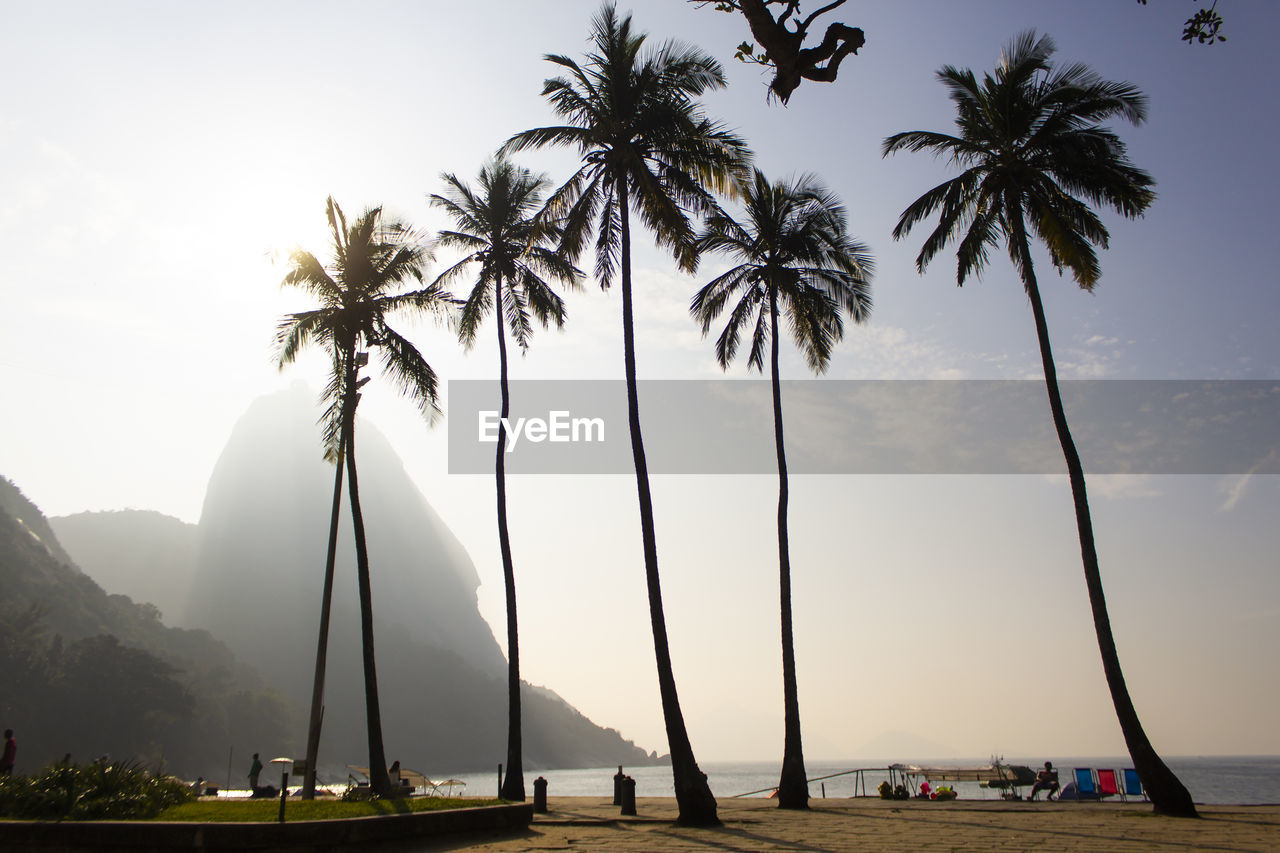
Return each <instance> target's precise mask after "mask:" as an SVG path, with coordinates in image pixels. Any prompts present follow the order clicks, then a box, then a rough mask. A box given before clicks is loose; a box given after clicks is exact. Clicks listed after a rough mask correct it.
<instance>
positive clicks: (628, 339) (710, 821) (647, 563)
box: [618, 180, 720, 826]
mask: <svg viewBox="0 0 1280 853" xmlns="http://www.w3.org/2000/svg"><path fill="white" fill-rule="evenodd" d="M618 208H619V214H620V219H621V229H620V232H621V238H622V246H621V254H622V258H621V261H622V263H621V266H622V351H623V360H624V362H625V370H626V378H627V423H628V425H629V426H630V429H631V456H632V458H633V459H634V461H635V468H636V491H637V493H638V497H639V501H640V536H641V540H642V542H643V545H644V573H645V581H646V582H647V585H648V590H649V621H650V623H651V624H652V626H653V649H654V655H655V657H656V659H657V667H658V692H659V694H660V695H661V697H662V718H663V722H664V723H665V724H666V728H667V746H668V748H669V749H670V750H671V774H672V778H673V781H674V783H675V793H676V806H677V808H678V810H679V814H678V816H677V818H676V821H677V823H681V824H684V825H686V826H718V825H719V824H720V819H719V817H717V816H716V799H715V797H714V796H712V794H711V787H710V786H709V785H707V777H706V774H705V773H703V772H702V771H701V770H700V769H698V762H697V761H696V760H695V759H694V757H693V746H692V745H691V744H690V743H689V733H688V731H687V730H686V729H685V725H684V715H683V714H682V713H681V712H680V697H679V695H678V694H677V693H676V678H675V672H674V670H673V669H672V666H671V649H670V648H669V647H668V645H667V620H666V617H665V615H664V614H663V609H662V585H661V581H660V580H659V578H658V544H657V537H656V535H655V533H654V525H653V499H652V497H651V495H650V494H649V466H648V463H647V462H646V461H645V456H644V439H643V437H642V436H641V434H640V407H639V395H638V394H637V392H636V352H635V329H634V325H633V314H632V310H631V225H630V217H629V210H628V199H627V185H626V182H625V180H620V181H618Z"/></svg>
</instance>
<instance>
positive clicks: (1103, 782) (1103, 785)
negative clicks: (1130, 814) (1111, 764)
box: [1097, 769, 1120, 797]
mask: <svg viewBox="0 0 1280 853" xmlns="http://www.w3.org/2000/svg"><path fill="white" fill-rule="evenodd" d="M1097 779H1098V796H1099V797H1114V796H1115V795H1116V794H1119V793H1120V785H1119V780H1117V779H1116V771H1114V770H1102V769H1099V770H1098V773H1097Z"/></svg>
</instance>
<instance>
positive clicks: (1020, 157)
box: [883, 32, 1196, 816]
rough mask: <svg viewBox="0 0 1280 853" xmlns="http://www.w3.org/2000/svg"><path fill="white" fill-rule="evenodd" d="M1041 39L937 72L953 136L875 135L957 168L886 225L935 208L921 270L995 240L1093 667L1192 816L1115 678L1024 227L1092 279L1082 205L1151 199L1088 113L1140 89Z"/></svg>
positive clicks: (962, 263) (1126, 211)
mask: <svg viewBox="0 0 1280 853" xmlns="http://www.w3.org/2000/svg"><path fill="white" fill-rule="evenodd" d="M1054 50H1055V47H1054V44H1053V41H1052V40H1051V39H1050V38H1049V37H1048V36H1043V37H1040V38H1037V37H1036V34H1035V33H1034V32H1028V33H1023V34H1022V35H1019V36H1017V37H1016V38H1015V39H1014V40H1013V41H1012V42H1011V43H1010V45H1009V46H1008V47H1007V48H1006V49H1005V52H1004V55H1003V57H1002V59H1001V61H1000V65H999V67H998V68H997V69H996V70H995V73H994V74H986V75H984V77H983V79H982V81H981V82H979V81H978V80H977V78H976V77H975V75H974V73H973V71H971V70H969V69H957V68H954V67H951V66H946V67H944V68H942V69H941V70H939V71H938V77H939V78H940V79H941V80H942V82H943V84H944V85H946V87H947V89H948V90H949V93H950V96H951V100H952V101H953V102H954V103H955V105H956V111H957V117H956V126H957V127H958V129H959V135H957V136H951V135H948V134H945V133H935V132H932V131H912V132H909V133H899V134H896V135H894V136H891V137H889V138H888V139H886V140H885V142H884V149H883V151H884V154H886V155H887V154H889V153H892V152H896V151H901V150H904V149H905V150H908V151H931V152H933V153H934V154H935V155H942V156H945V157H947V158H948V159H949V160H951V162H952V163H954V164H955V165H956V166H957V167H959V168H961V169H963V171H962V172H961V173H960V175H959V176H958V177H955V178H953V179H951V180H949V181H946V182H945V183H942V184H940V185H938V186H937V187H934V188H933V189H931V190H929V191H928V192H927V193H925V194H924V195H922V196H921V197H920V198H918V199H917V200H916V201H914V202H912V203H911V205H910V206H909V207H908V208H907V209H906V210H905V211H904V212H903V213H902V216H901V218H900V219H899V220H898V224H897V227H896V228H895V229H894V232H893V236H894V237H895V238H897V239H900V238H902V237H904V236H906V235H907V233H908V232H909V231H910V230H911V228H912V226H914V225H915V224H916V223H917V222H920V221H921V220H922V219H925V218H926V217H928V216H931V215H932V214H933V213H934V212H935V211H937V212H938V214H939V223H938V226H937V228H935V229H934V231H933V233H932V234H930V235H929V238H928V239H927V240H926V241H925V243H924V246H923V248H922V249H921V250H920V254H919V256H918V257H917V259H916V266H917V267H918V269H919V270H921V271H922V272H923V270H924V268H925V266H926V265H927V264H928V263H929V261H930V259H931V258H933V256H934V255H936V254H937V253H938V252H939V251H941V250H942V249H943V248H944V247H945V246H946V245H947V244H948V243H950V242H951V241H952V240H955V239H957V238H959V246H958V249H957V261H958V263H957V272H956V280H957V283H958V284H961V285H963V284H964V282H965V279H966V278H967V277H968V275H969V274H970V273H972V272H978V271H980V270H981V269H982V268H983V266H985V264H986V261H987V252H988V250H989V249H991V248H992V247H995V246H997V245H998V244H999V243H1001V242H1003V243H1004V244H1005V248H1006V250H1007V251H1008V253H1009V257H1010V259H1011V260H1012V261H1013V266H1014V269H1016V270H1017V272H1018V274H1019V275H1020V276H1021V278H1022V283H1023V286H1024V287H1025V288H1026V291H1027V297H1028V299H1030V300H1031V311H1032V314H1033V316H1034V318H1035V324H1036V336H1037V338H1038V340H1039V343H1040V359H1041V362H1042V363H1043V366H1044V378H1045V385H1046V386H1047V389H1048V394H1049V408H1050V411H1051V412H1052V414H1053V424H1054V427H1055V428H1056V429H1057V433H1058V440H1059V442H1060V443H1061V445H1062V453H1063V456H1064V457H1065V458H1066V463H1067V473H1068V475H1069V478H1070V481H1071V494H1072V497H1073V499H1074V502H1075V511H1076V526H1077V529H1078V532H1079V537H1080V554H1081V557H1082V561H1083V564H1084V576H1085V583H1086V585H1087V587H1088V590H1089V602H1090V605H1091V606H1092V610H1093V624H1094V629H1095V631H1096V633H1097V635H1098V647H1099V650H1100V651H1101V655H1102V668H1103V672H1104V673H1105V674H1106V679H1107V686H1108V687H1109V688H1110V691H1111V700H1112V703H1113V704H1114V705H1115V709H1116V716H1117V717H1118V718H1119V721H1120V728H1121V731H1122V732H1123V734H1124V739H1125V744H1126V745H1127V746H1128V749H1129V755H1130V756H1131V757H1132V759H1133V763H1134V767H1135V768H1136V769H1137V771H1138V774H1139V775H1140V776H1141V777H1142V781H1143V784H1144V785H1146V787H1147V790H1148V791H1149V793H1150V795H1151V800H1152V802H1153V803H1154V804H1155V810H1156V811H1157V812H1160V813H1163V814H1171V815H1186V816H1194V815H1195V814H1196V809H1195V805H1194V804H1193V803H1192V801H1191V796H1190V794H1188V793H1187V789H1186V788H1185V787H1184V786H1183V784H1182V783H1181V782H1180V781H1179V780H1178V778H1177V777H1176V776H1175V775H1174V774H1173V773H1172V772H1171V771H1170V770H1169V768H1168V767H1167V766H1165V764H1164V762H1163V761H1161V759H1160V756H1159V755H1157V754H1156V751H1155V749H1154V748H1153V747H1152V746H1151V742H1150V741H1149V740H1148V739H1147V736H1146V734H1145V732H1143V730H1142V724H1141V722H1140V721H1139V720H1138V714H1137V711H1136V710H1135V709H1134V707H1133V702H1132V701H1131V700H1130V698H1129V692H1128V689H1127V688H1126V687H1125V682H1124V674H1123V672H1122V671H1121V669H1120V659H1119V656H1118V655H1117V652H1116V646H1115V640H1114V639H1113V637H1112V635H1111V622H1110V619H1109V617H1108V616H1107V605H1106V599H1105V597H1104V596H1103V591H1102V577H1101V574H1100V572H1099V569H1098V554H1097V550H1096V549H1095V547H1094V541H1093V526H1092V522H1091V521H1090V517H1089V499H1088V495H1087V493H1086V491H1085V480H1084V469H1083V468H1082V467H1081V464H1080V457H1079V454H1078V453H1077V452H1076V447H1075V443H1074V441H1072V438H1071V431H1070V430H1069V429H1068V427H1067V418H1066V414H1065V412H1064V410H1063V407H1062V398H1061V395H1060V394H1059V392H1058V380H1057V372H1056V370H1055V367H1054V361H1053V352H1052V350H1051V349H1050V346H1049V328H1048V325H1047V324H1046V322H1045V316H1044V307H1043V305H1042V304H1041V301H1040V288H1039V285H1038V283H1037V282H1036V275H1035V268H1034V266H1033V264H1032V261H1031V245H1030V237H1029V235H1028V230H1027V229H1028V227H1030V229H1031V230H1032V231H1033V232H1034V234H1035V235H1036V236H1037V237H1039V238H1040V241H1041V242H1042V243H1044V245H1045V247H1046V248H1047V249H1048V250H1049V257H1050V260H1051V261H1052V262H1053V264H1054V265H1055V266H1056V267H1058V269H1059V270H1062V269H1063V268H1069V269H1070V270H1071V273H1072V275H1073V277H1074V278H1075V280H1076V283H1077V284H1078V285H1079V286H1080V287H1081V288H1083V289H1084V290H1090V291H1091V290H1093V288H1094V286H1095V285H1096V284H1097V281H1098V278H1099V276H1100V274H1101V271H1100V269H1099V264H1098V257H1097V254H1096V252H1095V251H1094V247H1095V246H1100V247H1102V248H1106V247H1107V245H1108V240H1109V238H1110V235H1109V234H1108V232H1107V229H1106V226H1104V225H1103V223H1102V221H1101V220H1100V219H1099V218H1098V216H1097V214H1095V213H1094V211H1093V209H1092V208H1091V207H1090V206H1089V204H1090V203H1092V204H1094V205H1106V206H1107V207H1110V208H1112V209H1114V210H1115V211H1117V212H1118V213H1120V214H1121V215H1123V216H1126V217H1129V218H1136V217H1138V216H1140V215H1142V213H1143V212H1144V211H1145V210H1146V209H1147V207H1148V206H1150V204H1151V202H1152V201H1153V200H1154V199H1155V193H1154V192H1153V190H1152V189H1151V188H1152V186H1154V183H1155V182H1154V181H1153V180H1152V178H1151V176H1150V175H1148V174H1147V173H1146V172H1144V171H1142V170H1141V169H1138V168H1137V167H1136V166H1134V165H1133V163H1132V162H1130V160H1129V158H1128V154H1127V152H1126V149H1125V145H1124V143H1123V142H1122V141H1121V140H1120V139H1119V137H1117V136H1116V134H1115V133H1114V132H1113V131H1111V130H1110V129H1108V128H1106V127H1103V126H1102V125H1101V124H1100V123H1101V122H1103V121H1106V120H1107V119H1109V118H1111V117H1119V118H1121V119H1124V120H1126V121H1129V122H1132V123H1134V124H1138V123H1140V122H1142V121H1143V120H1144V119H1145V118H1146V97H1145V96H1144V95H1143V94H1142V93H1141V92H1140V91H1139V90H1138V89H1137V88H1136V87H1134V86H1133V85H1131V84H1129V83H1116V82H1111V81H1107V80H1104V79H1102V78H1101V77H1100V76H1099V75H1098V74H1097V73H1095V72H1094V71H1092V70H1090V69H1089V68H1088V67H1087V66H1085V65H1081V64H1078V63H1077V64H1071V65H1067V66H1065V67H1062V68H1055V67H1054V66H1053V65H1052V64H1051V63H1050V57H1052V55H1053V53H1054ZM1082 199H1083V200H1082Z"/></svg>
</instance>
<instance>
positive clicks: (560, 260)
mask: <svg viewBox="0 0 1280 853" xmlns="http://www.w3.org/2000/svg"><path fill="white" fill-rule="evenodd" d="M441 177H442V179H443V180H444V182H445V183H446V184H447V185H448V188H447V190H446V192H447V195H432V196H431V204H432V205H433V206H435V207H440V208H443V209H444V211H445V212H446V213H448V214H449V216H450V218H451V219H453V222H454V224H455V226H456V229H457V230H451V231H442V232H440V235H439V243H440V245H442V246H449V247H452V248H458V249H461V250H463V251H464V252H466V255H465V256H464V257H463V258H462V259H461V260H460V261H458V262H457V263H455V264H454V265H453V266H452V267H450V268H449V269H447V270H445V271H444V272H443V273H441V274H440V276H439V278H437V279H436V283H437V284H441V285H443V284H444V283H445V282H447V281H449V280H450V279H452V278H455V277H456V276H458V275H459V274H461V273H462V272H463V271H464V270H465V269H467V268H470V267H472V266H475V265H478V266H479V273H480V275H479V278H477V279H476V283H475V286H474V287H472V289H471V294H470V296H468V297H467V301H466V303H465V304H464V305H463V307H462V318H461V321H460V323H459V326H458V337H459V338H460V339H461V340H462V342H463V344H464V345H465V346H466V347H467V349H470V348H471V347H472V346H473V345H474V344H475V341H476V333H477V332H478V330H479V327H480V324H481V323H482V322H483V321H484V319H485V318H486V317H487V316H489V314H490V313H493V315H494V316H495V317H496V318H497V320H496V322H495V323H494V325H495V326H496V327H497V331H498V375H499V384H500V386H501V395H502V411H501V413H500V416H499V420H498V446H497V450H496V451H495V458H494V479H495V480H496V482H497V493H498V548H499V550H500V551H501V552H502V575H503V578H504V580H505V582H506V592H507V707H508V713H507V775H506V777H505V778H504V779H503V782H502V790H501V792H500V793H501V794H502V798H503V799H505V800H513V801H518V802H523V801H524V798H525V794H524V759H523V757H522V748H521V732H520V642H519V632H518V631H517V630H516V575H515V568H514V565H513V562H512V559H511V539H510V536H509V535H508V533H507V475H506V462H505V456H506V445H507V440H506V419H507V417H508V416H509V415H510V410H511V396H510V392H509V390H508V385H507V339H506V332H507V331H510V333H511V336H512V337H513V338H514V339H515V341H516V343H517V344H519V346H520V349H521V351H527V350H528V348H529V339H530V338H531V336H532V335H533V324H532V323H531V322H530V320H531V318H530V316H529V311H530V309H532V311H533V316H534V317H536V318H537V320H538V322H540V323H541V324H542V327H543V328H547V327H548V326H549V325H550V324H551V323H555V325H556V327H557V328H563V327H564V317H565V310H564V300H563V299H561V298H560V297H559V296H558V295H557V294H556V292H555V291H554V290H552V289H551V285H550V284H549V283H548V282H547V281H546V279H547V278H554V279H556V280H558V281H560V282H563V283H565V284H568V285H570V286H573V287H576V286H577V283H578V278H579V277H580V276H581V275H582V273H581V271H580V270H578V268H577V267H575V266H574V265H573V264H572V263H570V262H569V261H568V260H567V259H566V258H565V257H564V255H562V254H560V253H559V252H558V251H555V250H554V249H553V248H552V245H551V244H553V243H554V242H555V241H556V240H557V239H558V238H559V236H560V232H559V229H558V228H557V227H556V226H555V225H554V224H553V223H551V222H550V220H548V219H547V218H546V217H545V216H543V215H542V213H543V211H542V206H543V194H544V192H545V191H546V190H547V189H548V188H549V187H550V184H549V182H548V181H547V179H546V178H545V177H543V176H541V175H534V174H533V173H532V172H530V171H529V170H528V169H522V168H519V167H517V166H515V165H513V164H512V163H511V162H510V161H508V160H504V159H501V158H498V159H496V160H494V161H493V162H491V163H488V164H486V165H485V166H483V167H482V168H481V169H480V177H479V184H480V186H479V191H478V192H477V191H473V190H472V189H471V187H469V186H467V184H465V183H464V182H463V181H461V180H459V179H458V178H457V177H456V176H455V175H453V174H448V173H446V174H444V175H442V176H441Z"/></svg>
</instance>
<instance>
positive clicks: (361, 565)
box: [343, 368, 391, 796]
mask: <svg viewBox="0 0 1280 853" xmlns="http://www.w3.org/2000/svg"><path fill="white" fill-rule="evenodd" d="M351 379H352V381H351V383H350V385H349V388H350V391H349V392H348V393H349V394H351V395H352V396H353V399H352V401H351V403H350V404H348V408H347V414H346V416H345V423H344V424H343V431H344V433H345V436H344V440H343V446H344V448H345V450H346V456H347V492H348V497H349V499H350V501H351V525H352V527H353V528H354V529H355V540H356V580H357V582H358V585H359V588H360V645H361V648H362V650H363V652H364V704H365V714H366V717H367V718H368V733H369V787H370V788H371V789H372V790H373V792H374V793H375V794H377V795H378V796H387V795H389V794H390V793H391V777H390V776H389V775H388V774H387V755H386V750H385V749H384V748H383V745H382V710H381V708H380V706H379V704H378V670H377V665H376V663H375V660H374V652H373V589H372V587H371V586H370V583H369V550H368V547H367V546H366V543H365V534H364V514H363V513H362V512H361V511H360V485H359V481H358V480H357V478H356V442H355V431H356V404H355V400H354V396H355V395H356V393H357V392H356V390H355V389H356V387H357V386H356V383H355V370H354V368H353V369H352V371H351Z"/></svg>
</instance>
